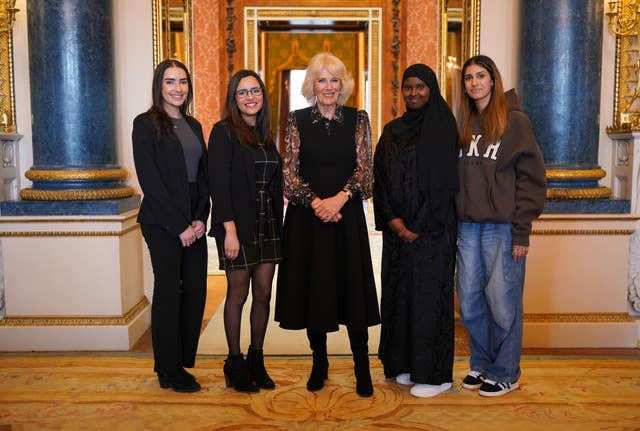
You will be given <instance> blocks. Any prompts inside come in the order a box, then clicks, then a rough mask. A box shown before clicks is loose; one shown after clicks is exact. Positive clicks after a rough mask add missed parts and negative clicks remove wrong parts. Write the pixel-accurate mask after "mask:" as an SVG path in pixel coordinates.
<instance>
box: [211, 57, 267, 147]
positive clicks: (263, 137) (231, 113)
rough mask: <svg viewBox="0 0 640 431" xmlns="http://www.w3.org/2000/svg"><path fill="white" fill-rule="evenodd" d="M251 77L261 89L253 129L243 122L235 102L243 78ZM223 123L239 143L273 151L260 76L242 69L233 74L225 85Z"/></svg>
mask: <svg viewBox="0 0 640 431" xmlns="http://www.w3.org/2000/svg"><path fill="white" fill-rule="evenodd" d="M248 76H253V77H254V78H255V79H256V80H257V81H258V84H259V85H260V88H261V89H262V108H261V109H260V111H259V112H258V115H257V116H256V126H255V129H254V128H253V127H252V126H250V125H249V124H247V123H246V121H244V118H242V113H241V112H240V108H238V103H237V102H236V90H237V89H238V85H239V84H240V81H241V80H242V79H243V78H246V77H248ZM222 118H223V121H224V122H225V123H226V125H227V127H231V128H233V129H234V130H235V133H236V136H238V139H239V140H240V143H241V144H243V145H246V146H256V145H258V144H260V143H262V145H264V146H265V147H266V148H269V149H275V148H276V144H275V141H274V140H273V135H272V134H271V110H270V109H269V98H268V97H267V89H266V87H265V86H264V82H262V79H260V75H258V74H257V73H256V72H254V71H252V70H247V69H242V70H239V71H237V72H236V73H234V74H233V76H232V77H231V79H230V80H229V85H227V99H226V102H225V104H224V108H223V111H222Z"/></svg>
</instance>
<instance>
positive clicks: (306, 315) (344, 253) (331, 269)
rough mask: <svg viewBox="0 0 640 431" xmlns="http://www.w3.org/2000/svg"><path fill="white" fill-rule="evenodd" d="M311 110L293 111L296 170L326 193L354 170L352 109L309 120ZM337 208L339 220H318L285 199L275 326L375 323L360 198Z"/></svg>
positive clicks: (325, 328)
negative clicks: (337, 116)
mask: <svg viewBox="0 0 640 431" xmlns="http://www.w3.org/2000/svg"><path fill="white" fill-rule="evenodd" d="M311 109H312V108H307V109H303V110H300V111H296V112H295V121H296V123H297V129H298V132H299V134H300V154H299V175H300V177H301V178H303V179H304V180H305V181H306V182H307V183H308V185H309V188H310V189H311V190H312V191H313V193H315V195H317V196H318V197H320V198H327V197H330V196H333V195H335V194H336V193H338V192H339V191H340V190H342V189H343V187H345V184H347V181H348V180H349V178H350V177H351V176H352V175H353V173H354V169H355V168H356V158H357V155H356V139H355V135H356V121H357V119H358V117H357V115H358V114H357V111H356V110H355V109H353V108H344V107H341V112H342V114H341V116H340V117H341V118H340V120H341V121H336V120H335V119H334V120H327V119H321V120H317V121H314V120H313V116H312V115H311ZM290 118H291V117H290ZM365 118H366V117H365ZM366 120H367V122H368V118H367V119H366ZM367 124H368V123H367ZM369 163H370V162H369ZM340 212H341V214H342V219H341V220H340V221H338V222H334V223H333V222H332V223H323V222H322V221H321V220H320V219H318V218H317V217H316V216H315V214H314V211H313V209H312V208H311V207H310V206H308V205H304V204H299V203H298V204H296V203H294V202H292V201H291V200H290V202H289V205H288V208H287V212H286V216H285V221H284V235H283V243H282V244H283V255H284V260H283V262H282V263H281V264H280V268H279V270H278V283H277V292H276V308H275V320H276V321H278V322H279V323H280V326H281V327H282V328H285V329H304V328H308V329H309V330H311V331H313V332H333V331H337V330H338V329H339V326H338V325H340V324H343V325H347V327H349V328H351V329H355V330H364V329H366V328H367V327H369V326H372V325H376V324H378V323H380V315H379V311H378V300H377V294H376V289H375V282H374V277H373V268H372V264H371V252H370V249H369V235H368V231H367V226H366V220H365V215H364V209H363V204H362V200H361V199H360V197H359V196H354V198H353V199H350V200H349V201H347V203H346V204H345V205H344V207H343V208H342V210H341V211H340Z"/></svg>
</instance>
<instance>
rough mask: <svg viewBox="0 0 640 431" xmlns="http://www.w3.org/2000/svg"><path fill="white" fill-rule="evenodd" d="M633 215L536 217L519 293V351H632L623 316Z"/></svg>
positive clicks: (633, 337)
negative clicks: (521, 328)
mask: <svg viewBox="0 0 640 431" xmlns="http://www.w3.org/2000/svg"><path fill="white" fill-rule="evenodd" d="M638 219H640V216H638V215H628V214H623V215H615V214H614V215H609V214H566V215H564V214H558V215H543V216H542V217H541V218H540V219H539V220H537V221H535V222H534V225H533V234H532V236H531V249H530V251H529V256H528V257H527V273H526V279H525V291H524V312H525V323H524V346H525V347H637V343H638V327H637V323H636V321H635V320H634V319H633V318H632V317H631V316H630V315H629V302H628V300H627V295H628V288H627V282H628V276H629V245H630V239H631V235H632V234H633V232H634V231H635V229H636V225H637V222H638Z"/></svg>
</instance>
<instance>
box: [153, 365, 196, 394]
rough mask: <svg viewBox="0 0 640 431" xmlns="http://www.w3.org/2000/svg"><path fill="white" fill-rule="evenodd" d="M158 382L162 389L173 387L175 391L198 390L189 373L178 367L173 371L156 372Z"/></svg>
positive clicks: (194, 380) (193, 378)
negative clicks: (170, 372)
mask: <svg viewBox="0 0 640 431" xmlns="http://www.w3.org/2000/svg"><path fill="white" fill-rule="evenodd" d="M158 383H159V384H160V387H161V388H162V389H169V388H171V389H173V390H174V391H175V392H198V391H199V390H200V383H198V382H197V381H196V379H195V377H193V376H192V375H191V374H189V373H187V372H186V371H185V370H184V369H182V368H180V369H179V370H177V371H176V372H175V373H172V374H169V373H158Z"/></svg>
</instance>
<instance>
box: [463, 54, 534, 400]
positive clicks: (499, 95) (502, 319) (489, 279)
mask: <svg viewBox="0 0 640 431" xmlns="http://www.w3.org/2000/svg"><path fill="white" fill-rule="evenodd" d="M461 84H462V90H463V92H464V94H465V96H466V97H464V98H463V100H462V102H461V106H460V109H459V113H458V118H457V122H458V130H459V133H460V142H461V148H460V153H459V158H458V175H459V179H460V191H459V193H458V195H457V196H456V206H457V213H458V255H457V280H456V287H457V290H458V298H459V301H460V308H461V313H462V322H463V324H464V325H465V327H466V328H467V330H468V332H469V339H470V343H471V358H470V362H471V364H470V365H471V370H470V371H469V373H468V374H467V376H466V377H465V378H464V380H463V382H462V386H463V387H464V388H466V389H480V391H479V393H480V395H484V396H499V395H504V394H506V393H508V392H510V391H512V390H514V389H516V388H517V387H518V379H519V378H520V350H521V346H522V315H523V310H522V292H523V287H524V271H525V260H526V255H527V253H528V251H529V234H530V233H531V221H532V220H533V219H535V218H537V217H538V216H539V215H540V213H541V212H542V209H543V207H544V200H545V194H546V179H545V167H544V160H543V158H542V154H541V152H540V148H539V147H538V144H537V143H536V140H535V137H534V135H533V130H532V128H531V123H530V122H529V119H528V118H527V116H526V115H525V114H524V113H523V112H522V111H521V110H520V106H519V103H518V100H517V96H516V94H515V91H514V90H510V91H509V92H507V93H506V94H505V93H504V90H503V86H502V78H501V77H500V72H499V71H498V69H497V67H496V65H495V64H494V62H493V61H492V60H491V59H490V58H489V57H486V56H484V55H479V56H476V57H472V58H470V59H469V60H467V61H466V62H465V64H464V65H463V67H462V82H461Z"/></svg>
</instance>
